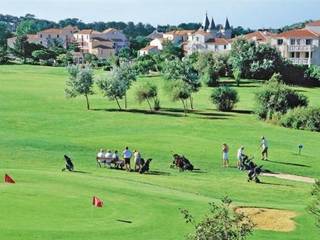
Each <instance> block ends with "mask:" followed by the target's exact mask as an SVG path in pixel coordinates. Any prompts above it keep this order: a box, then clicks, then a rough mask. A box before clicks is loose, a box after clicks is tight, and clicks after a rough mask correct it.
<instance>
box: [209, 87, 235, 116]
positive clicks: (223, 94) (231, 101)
mask: <svg viewBox="0 0 320 240" xmlns="http://www.w3.org/2000/svg"><path fill="white" fill-rule="evenodd" d="M211 100H212V102H213V104H216V106H217V109H218V110H219V111H231V110H232V109H233V108H234V106H235V104H236V103H237V102H239V97H238V93H237V91H236V90H235V89H232V88H229V87H227V86H222V87H218V88H215V89H213V92H212V94H211Z"/></svg>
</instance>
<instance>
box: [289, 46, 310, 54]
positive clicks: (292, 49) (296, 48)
mask: <svg viewBox="0 0 320 240" xmlns="http://www.w3.org/2000/svg"><path fill="white" fill-rule="evenodd" d="M288 51H289V52H312V51H313V46H312V45H289V46H288Z"/></svg>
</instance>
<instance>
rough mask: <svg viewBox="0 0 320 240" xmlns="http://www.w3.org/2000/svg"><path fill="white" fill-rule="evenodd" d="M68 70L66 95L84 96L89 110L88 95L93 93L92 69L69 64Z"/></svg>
mask: <svg viewBox="0 0 320 240" xmlns="http://www.w3.org/2000/svg"><path fill="white" fill-rule="evenodd" d="M68 72H69V78H68V80H67V82H66V86H67V87H66V89H65V93H66V95H67V97H77V96H79V95H83V96H85V98H86V103H87V110H90V104H89V98H88V96H89V95H92V94H93V90H92V87H93V71H92V70H91V69H90V68H88V67H87V68H83V69H81V68H80V67H79V66H70V67H68Z"/></svg>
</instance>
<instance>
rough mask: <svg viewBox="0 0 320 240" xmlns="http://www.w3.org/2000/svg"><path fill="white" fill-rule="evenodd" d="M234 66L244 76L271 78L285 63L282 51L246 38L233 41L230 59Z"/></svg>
mask: <svg viewBox="0 0 320 240" xmlns="http://www.w3.org/2000/svg"><path fill="white" fill-rule="evenodd" d="M229 61H230V63H231V65H232V68H233V69H237V70H239V71H240V72H241V76H242V77H244V78H249V79H250V78H254V79H263V80H267V79H269V78H270V77H271V76H272V74H273V73H275V72H279V71H280V69H281V67H282V66H283V64H284V61H283V59H282V57H281V55H280V53H279V52H278V51H277V50H276V49H275V48H273V47H271V46H270V45H268V44H256V43H255V42H253V41H247V40H246V39H244V38H238V39H236V40H235V41H234V42H233V43H232V48H231V51H230V59H229Z"/></svg>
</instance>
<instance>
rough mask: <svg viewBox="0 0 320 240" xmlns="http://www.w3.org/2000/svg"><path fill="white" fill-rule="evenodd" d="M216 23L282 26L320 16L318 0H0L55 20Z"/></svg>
mask: <svg viewBox="0 0 320 240" xmlns="http://www.w3.org/2000/svg"><path fill="white" fill-rule="evenodd" d="M206 12H208V15H209V17H210V18H211V17H213V18H214V20H215V22H216V23H224V22H225V18H226V17H228V18H229V21H230V24H231V25H232V26H234V27H235V26H243V27H246V28H247V27H249V28H254V29H256V28H269V27H273V28H276V27H282V26H284V25H288V24H292V23H296V22H300V21H304V20H309V19H320V0H158V1H157V0H154V1H152V0H0V13H2V14H10V15H15V16H24V15H25V14H26V13H31V14H34V15H36V17H38V18H43V19H48V20H54V21H58V20H61V19H65V18H79V19H81V20H82V21H84V22H93V21H105V22H107V21H124V22H128V21H133V22H143V23H150V24H152V25H154V26H156V25H164V24H179V23H182V22H203V18H204V15H205V13H206Z"/></svg>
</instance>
